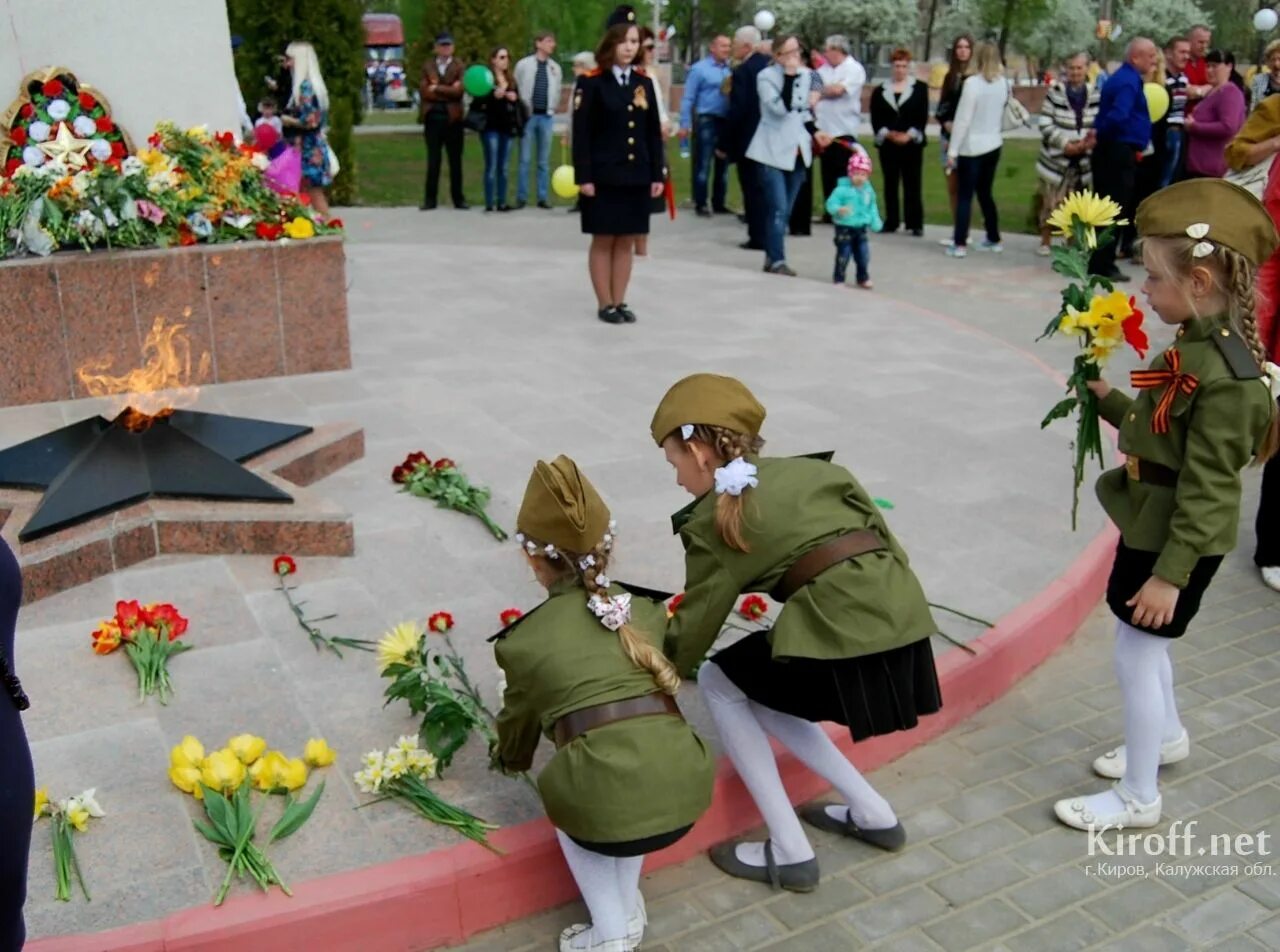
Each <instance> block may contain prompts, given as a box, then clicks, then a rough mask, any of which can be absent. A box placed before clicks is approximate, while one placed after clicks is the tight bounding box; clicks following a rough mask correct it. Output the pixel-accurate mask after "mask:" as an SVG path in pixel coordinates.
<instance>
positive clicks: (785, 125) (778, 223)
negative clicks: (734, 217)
mask: <svg viewBox="0 0 1280 952" xmlns="http://www.w3.org/2000/svg"><path fill="white" fill-rule="evenodd" d="M773 57H774V62H773V64H772V65H771V66H767V67H765V68H764V69H762V70H761V71H760V75H759V76H758V77H756V91H757V92H758V93H759V95H760V125H759V126H758V127H757V128H756V133H755V135H754V136H752V138H751V144H750V145H748V146H747V158H748V159H751V160H752V161H754V162H758V163H759V164H760V189H761V191H762V193H763V198H764V206H765V235H764V270H765V271H768V272H769V273H771V274H786V275H794V274H795V272H794V271H792V270H791V268H789V267H788V266H787V254H786V247H785V245H784V241H785V236H786V233H787V222H788V221H789V220H790V218H791V206H792V205H794V204H795V201H796V195H797V193H799V191H800V186H802V185H803V184H804V182H805V177H806V175H807V174H808V169H809V165H810V164H811V163H812V162H813V143H814V141H817V143H818V144H819V145H820V146H822V147H824V148H825V147H826V146H828V145H830V144H831V137H830V136H829V135H827V134H826V133H825V132H819V131H818V129H817V126H816V125H815V123H814V119H813V107H814V105H815V104H816V103H817V102H818V100H819V99H820V98H821V97H822V85H821V80H819V79H818V77H817V74H816V73H814V72H813V71H812V70H810V69H809V68H808V67H807V66H804V65H802V64H801V45H800V38H799V37H797V36H795V35H794V34H790V35H787V36H783V37H781V38H780V39H779V40H778V43H777V46H776V47H775V50H774V54H773Z"/></svg>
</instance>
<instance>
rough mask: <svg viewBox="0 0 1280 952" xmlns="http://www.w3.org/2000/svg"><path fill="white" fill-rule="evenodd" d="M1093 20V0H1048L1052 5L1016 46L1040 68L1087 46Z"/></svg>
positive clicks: (1091, 39) (1095, 16)
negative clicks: (1050, 0)
mask: <svg viewBox="0 0 1280 952" xmlns="http://www.w3.org/2000/svg"><path fill="white" fill-rule="evenodd" d="M1097 22H1098V5H1097V4H1096V3H1095V2H1094V0H1052V9H1050V10H1048V11H1046V12H1045V15H1044V16H1042V17H1041V18H1040V19H1039V20H1038V21H1037V22H1036V23H1035V24H1034V25H1033V26H1032V27H1031V29H1030V30H1029V31H1028V32H1027V34H1026V35H1025V36H1024V37H1022V38H1020V39H1019V41H1018V48H1019V49H1020V50H1021V51H1022V52H1023V53H1025V54H1027V56H1029V57H1032V58H1034V59H1035V60H1036V62H1037V63H1038V64H1039V65H1040V67H1041V71H1042V72H1043V70H1044V68H1046V67H1051V66H1053V64H1055V63H1056V62H1058V61H1059V60H1061V59H1062V58H1063V57H1064V56H1069V55H1070V54H1072V53H1078V52H1080V51H1081V50H1087V49H1089V47H1090V46H1092V45H1093V42H1094V29H1095V27H1096V26H1097Z"/></svg>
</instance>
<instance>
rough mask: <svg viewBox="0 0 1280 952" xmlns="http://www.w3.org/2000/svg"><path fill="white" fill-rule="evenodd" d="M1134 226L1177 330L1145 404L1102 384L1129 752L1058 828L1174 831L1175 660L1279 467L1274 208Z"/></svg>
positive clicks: (1207, 203)
mask: <svg viewBox="0 0 1280 952" xmlns="http://www.w3.org/2000/svg"><path fill="white" fill-rule="evenodd" d="M1136 225H1137V229H1138V234H1139V236H1140V237H1141V238H1142V239H1143V248H1142V257H1143V265H1144V266H1145V267H1146V269H1147V279H1146V282H1145V283H1144V284H1143V292H1144V294H1145V295H1146V297H1147V302H1148V304H1149V305H1150V307H1151V309H1152V310H1153V311H1155V312H1156V314H1158V315H1159V316H1160V319H1161V320H1162V321H1164V322H1165V323H1166V324H1176V325H1178V330H1177V335H1176V338H1175V340H1174V343H1173V345H1172V346H1171V347H1169V348H1168V349H1167V350H1165V351H1164V352H1163V353H1162V354H1160V355H1159V356H1158V357H1156V359H1155V360H1154V361H1153V362H1152V363H1151V366H1150V367H1149V368H1148V369H1146V370H1139V371H1135V372H1134V373H1133V374H1132V376H1131V380H1130V382H1131V384H1132V385H1133V387H1134V388H1136V389H1137V390H1138V391H1139V393H1138V394H1137V396H1136V397H1131V396H1129V395H1128V394H1125V393H1123V392H1121V391H1119V390H1115V389H1112V388H1111V386H1110V385H1109V384H1107V383H1106V382H1105V381H1095V382H1094V383H1091V384H1090V385H1089V388H1090V389H1091V390H1092V391H1093V392H1094V393H1095V394H1097V396H1098V397H1099V399H1100V401H1101V403H1100V412H1101V414H1102V416H1103V417H1104V418H1105V419H1106V420H1107V422H1108V423H1111V424H1112V425H1113V426H1116V427H1118V428H1119V431H1120V441H1119V442H1120V450H1121V452H1123V453H1125V454H1126V455H1127V457H1128V459H1127V461H1126V464H1125V465H1124V466H1122V467H1120V468H1117V469H1113V470H1111V471H1109V472H1107V473H1104V474H1103V475H1102V476H1101V477H1100V478H1099V480H1098V486H1097V491H1098V498H1099V500H1100V501H1101V502H1102V505H1103V507H1104V508H1105V509H1106V510H1107V515H1109V516H1110V517H1111V519H1112V520H1113V521H1114V522H1115V524H1116V526H1117V527H1118V528H1119V529H1120V534H1121V540H1120V543H1119V545H1118V546H1117V549H1116V559H1115V564H1114V566H1113V568H1112V570H1111V578H1110V580H1109V581H1108V583H1107V604H1108V606H1109V607H1110V608H1111V610H1112V612H1113V613H1114V614H1115V616H1116V619H1117V622H1116V645H1115V668H1116V678H1117V680H1118V681H1119V683H1120V693H1121V697H1122V699H1123V702H1124V739H1125V743H1124V746H1122V747H1118V748H1116V749H1115V750H1112V751H1109V752H1107V753H1105V754H1103V755H1102V756H1101V757H1099V758H1098V759H1097V760H1096V761H1094V765H1093V767H1094V770H1095V771H1096V772H1097V773H1098V774H1100V775H1101V776H1103V777H1108V778H1111V779H1115V780H1117V781H1118V782H1117V783H1116V784H1115V785H1114V787H1113V788H1112V789H1109V790H1105V791H1103V792H1102V793H1098V794H1095V795H1093V796H1087V797H1086V796H1082V797H1073V798H1069V799H1065V800H1059V801H1058V802H1057V803H1056V804H1055V805H1054V812H1055V813H1056V814H1057V816H1058V819H1060V820H1061V821H1062V822H1063V823H1065V824H1067V825H1068V826H1072V827H1075V828H1077V829H1081V830H1088V829H1090V828H1098V829H1100V828H1108V827H1109V828H1115V827H1119V826H1123V827H1129V828H1143V827H1152V826H1155V825H1156V824H1157V823H1159V822H1160V815H1161V807H1162V801H1161V797H1160V792H1159V785H1158V784H1157V780H1156V775H1157V773H1158V770H1159V766H1160V765H1161V764H1170V763H1176V762H1177V761H1179V760H1183V759H1185V758H1186V757H1187V756H1189V754H1190V740H1189V738H1188V736H1187V732H1186V730H1185V729H1184V728H1183V726H1182V722H1181V720H1180V719H1179V717H1178V709H1177V705H1176V704H1175V701H1174V694H1173V667H1172V664H1171V662H1170V659H1169V648H1170V646H1171V644H1172V641H1173V639H1175V638H1179V637H1181V636H1182V634H1183V633H1184V632H1185V631H1186V629H1187V625H1188V623H1189V622H1190V621H1191V620H1192V618H1194V617H1195V614H1196V612H1197V610H1198V609H1199V607H1200V599H1201V597H1202V596H1203V595H1204V592H1205V590H1206V589H1207V588H1208V586H1209V582H1210V581H1211V580H1212V579H1213V576H1214V573H1216V572H1217V570H1218V566H1219V565H1221V563H1222V559H1223V556H1224V555H1226V554H1227V553H1228V552H1230V551H1231V550H1232V549H1233V548H1234V547H1235V544H1236V528H1237V525H1238V524H1239V521H1240V482H1241V480H1240V471H1241V470H1242V469H1243V468H1244V467H1245V466H1246V465H1248V464H1249V462H1250V461H1251V460H1252V461H1255V462H1259V463H1260V462H1264V461H1265V460H1266V459H1268V458H1269V457H1270V456H1272V455H1274V453H1275V450H1276V443H1277V438H1278V431H1277V426H1276V419H1275V416H1276V411H1275V404H1274V402H1273V400H1272V398H1271V391H1270V387H1269V386H1268V384H1267V383H1266V382H1265V381H1264V378H1263V374H1262V370H1261V366H1262V363H1263V361H1264V360H1265V359H1266V352H1265V350H1264V349H1263V347H1262V344H1261V342H1260V341H1259V339H1258V331H1257V322H1256V318H1255V315H1254V291H1253V288H1254V278H1255V275H1256V271H1257V267H1258V264H1259V263H1260V262H1262V261H1265V260H1267V258H1268V257H1269V256H1270V254H1271V252H1272V250H1273V249H1274V248H1275V246H1276V244H1277V236H1276V229H1275V226H1274V225H1273V224H1272V223H1271V219H1270V218H1269V217H1268V215H1267V213H1266V211H1265V210H1264V209H1263V207H1262V206H1261V205H1260V204H1258V202H1257V200H1256V199H1255V198H1254V197H1253V196H1252V195H1250V194H1249V193H1248V192H1246V191H1245V190H1244V189H1241V188H1238V187H1236V186H1235V185H1232V184H1230V183H1228V182H1225V181H1223V180H1221V179H1195V180H1191V181H1187V182H1180V183H1178V184H1177V185H1172V186H1170V187H1169V188H1166V189H1163V190H1162V191H1159V192H1157V193H1156V194H1154V195H1152V196H1151V197H1149V198H1148V199H1146V201H1144V202H1143V203H1142V204H1141V205H1140V206H1139V207H1138V214H1137V219H1136Z"/></svg>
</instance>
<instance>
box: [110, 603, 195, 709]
mask: <svg viewBox="0 0 1280 952" xmlns="http://www.w3.org/2000/svg"><path fill="white" fill-rule="evenodd" d="M187 624H188V622H187V619H185V618H183V617H182V615H180V614H178V610H177V609H176V608H174V607H173V606H172V605H169V604H167V603H165V604H162V603H159V602H152V603H151V604H149V605H140V604H138V602H137V601H136V600H134V601H129V602H124V601H120V602H116V613H115V615H114V617H112V618H107V619H105V620H104V621H103V622H102V624H101V625H99V626H98V628H97V629H96V630H95V631H94V632H93V650H94V651H95V652H96V653H97V654H100V655H107V654H111V653H112V652H114V651H115V650H116V649H117V648H119V647H120V646H121V645H123V646H124V651H125V654H126V655H128V657H129V660H130V661H132V662H133V667H134V669H135V670H136V671H137V672H138V700H142V699H143V698H146V697H147V696H148V695H151V694H155V695H158V696H159V698H160V703H161V704H168V703H169V697H170V696H171V695H172V694H173V682H171V681H170V680H169V659H170V658H171V657H173V656H174V655H176V654H181V653H182V652H184V651H188V650H190V648H191V645H189V644H187V643H186V642H182V641H179V640H178V639H179V638H181V637H182V636H183V635H184V634H186V631H187Z"/></svg>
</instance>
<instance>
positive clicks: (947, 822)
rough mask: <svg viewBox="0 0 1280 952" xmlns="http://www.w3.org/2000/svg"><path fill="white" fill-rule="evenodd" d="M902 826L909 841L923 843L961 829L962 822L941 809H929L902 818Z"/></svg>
mask: <svg viewBox="0 0 1280 952" xmlns="http://www.w3.org/2000/svg"><path fill="white" fill-rule="evenodd" d="M902 826H903V828H904V829H905V830H906V831H907V841H908V842H910V843H923V842H925V841H926V840H930V839H933V838H934V837H935V836H942V835H943V834H945V833H951V832H953V831H954V830H957V829H959V828H960V821H959V820H957V819H956V818H955V817H953V816H952V815H951V814H950V813H947V812H946V811H945V810H943V809H942V808H941V807H928V808H926V809H924V810H921V811H919V812H918V813H913V814H911V815H910V816H904V817H903V818H902Z"/></svg>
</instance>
